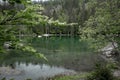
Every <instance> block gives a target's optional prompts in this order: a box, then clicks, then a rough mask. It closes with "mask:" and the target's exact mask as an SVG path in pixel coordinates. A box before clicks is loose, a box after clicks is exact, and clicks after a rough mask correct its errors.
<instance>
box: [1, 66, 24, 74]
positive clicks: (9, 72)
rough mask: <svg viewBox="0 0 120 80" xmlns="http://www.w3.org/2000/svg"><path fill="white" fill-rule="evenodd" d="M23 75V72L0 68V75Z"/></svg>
mask: <svg viewBox="0 0 120 80" xmlns="http://www.w3.org/2000/svg"><path fill="white" fill-rule="evenodd" d="M21 73H23V71H20V70H16V69H12V68H11V67H0V74H1V75H19V74H21Z"/></svg>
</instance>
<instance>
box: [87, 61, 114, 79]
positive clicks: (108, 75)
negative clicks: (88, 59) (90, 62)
mask: <svg viewBox="0 0 120 80" xmlns="http://www.w3.org/2000/svg"><path fill="white" fill-rule="evenodd" d="M87 80H115V78H114V77H113V74H112V72H111V69H110V68H108V67H107V66H103V65H101V64H99V63H98V64H96V67H95V70H94V71H93V72H92V73H91V75H89V76H88V77H87Z"/></svg>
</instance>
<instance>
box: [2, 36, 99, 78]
mask: <svg viewBox="0 0 120 80" xmlns="http://www.w3.org/2000/svg"><path fill="white" fill-rule="evenodd" d="M26 41H27V42H29V45H31V46H33V47H35V49H37V50H38V51H39V52H40V53H42V54H44V55H45V56H46V58H47V59H48V61H45V60H43V59H38V58H36V57H34V56H30V55H29V54H25V53H23V52H22V51H15V50H12V51H10V55H9V54H8V55H7V56H5V57H3V58H1V59H0V79H2V78H3V77H6V78H7V79H11V78H14V79H15V80H24V79H27V78H30V79H33V80H45V79H46V78H49V77H53V76H55V75H62V74H67V75H70V74H76V73H82V72H87V71H91V70H92V69H93V66H94V63H96V62H97V61H99V60H101V58H100V57H99V56H98V55H97V54H95V53H94V52H93V50H92V49H90V48H89V45H90V42H88V41H81V40H80V39H79V38H78V37H74V38H73V37H42V38H31V39H29V38H28V40H25V41H24V42H26ZM20 54H22V56H21V55H20Z"/></svg>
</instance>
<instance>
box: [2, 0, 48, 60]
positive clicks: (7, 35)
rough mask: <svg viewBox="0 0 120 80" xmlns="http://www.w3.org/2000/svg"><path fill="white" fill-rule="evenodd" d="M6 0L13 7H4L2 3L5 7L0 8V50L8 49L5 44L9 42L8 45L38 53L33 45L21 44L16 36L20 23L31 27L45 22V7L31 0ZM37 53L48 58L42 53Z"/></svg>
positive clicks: (4, 0)
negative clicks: (42, 11) (43, 10)
mask: <svg viewBox="0 0 120 80" xmlns="http://www.w3.org/2000/svg"><path fill="white" fill-rule="evenodd" d="M4 2H5V3H6V5H7V6H11V8H10V9H7V8H3V7H4V5H3V4H1V6H3V7H1V8H0V42H1V43H0V52H1V53H2V52H5V51H6V50H5V49H4V47H3V45H4V44H5V43H6V42H9V44H7V45H9V46H8V47H14V48H15V49H20V50H23V51H28V52H31V53H38V52H37V51H36V50H35V49H34V48H32V47H31V46H27V45H26V46H20V45H19V44H20V41H19V39H18V38H17V37H16V34H18V33H16V32H17V31H16V30H17V29H16V28H19V27H20V25H22V26H25V27H29V26H33V25H36V24H38V23H40V22H45V20H46V18H47V17H46V16H42V15H41V10H42V9H43V8H42V7H41V6H40V5H34V4H32V3H30V0H3V3H4ZM5 45H6V44H5ZM35 55H37V56H40V57H43V58H44V59H46V58H45V57H44V56H43V55H42V54H35Z"/></svg>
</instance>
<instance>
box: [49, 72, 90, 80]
mask: <svg viewBox="0 0 120 80" xmlns="http://www.w3.org/2000/svg"><path fill="white" fill-rule="evenodd" d="M88 75H89V73H83V74H76V75H70V76H55V77H53V78H51V79H50V80H80V79H82V80H83V79H84V78H86V76H88Z"/></svg>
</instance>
